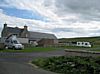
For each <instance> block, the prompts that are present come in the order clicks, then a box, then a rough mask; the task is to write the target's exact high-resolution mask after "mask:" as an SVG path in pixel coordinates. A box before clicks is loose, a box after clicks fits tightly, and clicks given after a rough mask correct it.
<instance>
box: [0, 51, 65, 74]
mask: <svg viewBox="0 0 100 74" xmlns="http://www.w3.org/2000/svg"><path fill="white" fill-rule="evenodd" d="M61 55H65V52H64V51H63V50H60V51H50V52H34V53H0V74H55V73H52V72H49V71H45V70H42V69H40V68H35V67H33V66H32V65H30V64H29V61H30V60H32V59H35V58H37V57H50V56H61Z"/></svg>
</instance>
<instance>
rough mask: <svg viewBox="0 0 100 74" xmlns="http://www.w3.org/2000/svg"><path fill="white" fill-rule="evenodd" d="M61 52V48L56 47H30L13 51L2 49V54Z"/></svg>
mask: <svg viewBox="0 0 100 74" xmlns="http://www.w3.org/2000/svg"><path fill="white" fill-rule="evenodd" d="M54 50H59V48H54V47H30V48H25V49H22V50H13V49H1V50H0V52H47V51H54Z"/></svg>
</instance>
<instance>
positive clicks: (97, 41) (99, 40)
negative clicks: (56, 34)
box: [59, 36, 100, 51]
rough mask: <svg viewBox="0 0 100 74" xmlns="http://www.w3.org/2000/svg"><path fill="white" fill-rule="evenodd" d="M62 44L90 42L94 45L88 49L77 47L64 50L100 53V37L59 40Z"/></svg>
mask: <svg viewBox="0 0 100 74" xmlns="http://www.w3.org/2000/svg"><path fill="white" fill-rule="evenodd" d="M59 41H60V42H78V41H83V42H90V43H92V45H93V46H92V47H91V48H86V47H77V46H64V48H67V49H73V50H75V49H77V50H87V51H100V37H99V36H98V37H80V38H62V39H59Z"/></svg>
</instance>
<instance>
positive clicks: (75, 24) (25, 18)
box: [0, 0, 100, 38]
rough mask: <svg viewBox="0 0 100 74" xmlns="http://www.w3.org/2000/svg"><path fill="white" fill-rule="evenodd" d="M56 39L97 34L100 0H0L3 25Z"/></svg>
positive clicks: (98, 34)
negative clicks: (40, 33)
mask: <svg viewBox="0 0 100 74" xmlns="http://www.w3.org/2000/svg"><path fill="white" fill-rule="evenodd" d="M5 22H6V23H7V24H8V26H11V27H16V26H18V27H21V28H22V27H23V26H24V25H27V26H28V29H29V30H30V31H37V32H45V33H53V34H55V35H56V36H57V37H58V38H70V37H88V36H100V0H0V31H1V30H2V28H3V24H4V23H5Z"/></svg>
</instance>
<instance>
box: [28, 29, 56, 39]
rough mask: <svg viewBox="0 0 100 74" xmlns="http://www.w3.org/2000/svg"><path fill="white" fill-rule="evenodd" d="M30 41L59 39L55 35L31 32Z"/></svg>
mask: <svg viewBox="0 0 100 74" xmlns="http://www.w3.org/2000/svg"><path fill="white" fill-rule="evenodd" d="M29 38H30V39H57V38H56V36H55V35H54V34H48V33H40V32H31V31H29Z"/></svg>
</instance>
